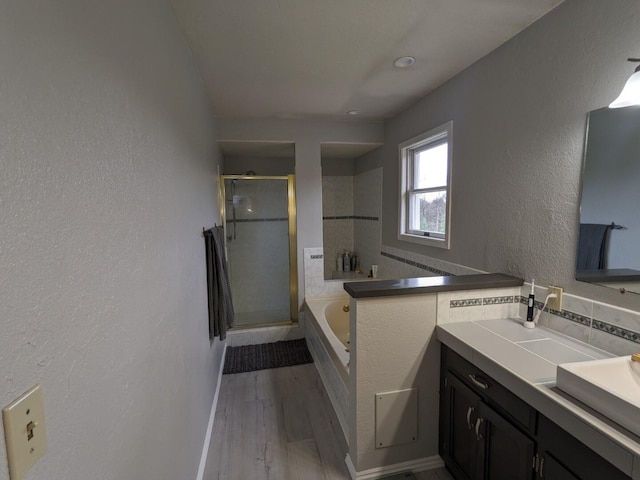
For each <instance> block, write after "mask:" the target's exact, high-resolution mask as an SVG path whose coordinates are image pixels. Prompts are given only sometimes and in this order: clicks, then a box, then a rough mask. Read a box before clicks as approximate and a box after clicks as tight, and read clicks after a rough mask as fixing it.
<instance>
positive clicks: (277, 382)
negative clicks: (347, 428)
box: [204, 364, 452, 480]
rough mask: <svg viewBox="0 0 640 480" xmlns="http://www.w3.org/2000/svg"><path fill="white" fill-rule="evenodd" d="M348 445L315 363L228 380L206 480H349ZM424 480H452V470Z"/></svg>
mask: <svg viewBox="0 0 640 480" xmlns="http://www.w3.org/2000/svg"><path fill="white" fill-rule="evenodd" d="M346 453H347V445H346V442H345V440H344V438H343V435H342V431H341V429H340V425H339V423H338V420H337V418H336V416H335V413H334V412H333V409H332V407H331V402H330V401H329V398H328V397H327V393H326V391H325V389H324V386H323V385H322V381H321V380H320V377H319V375H318V372H317V370H316V368H315V366H314V365H313V364H307V365H297V366H294V367H285V368H275V369H271V370H260V371H256V372H248V373H239V374H235V375H224V376H223V377H222V386H221V390H220V397H219V400H218V406H217V411H216V417H215V422H214V427H213V435H212V439H211V445H210V447H209V454H208V458H207V465H206V468H205V473H204V480H214V479H225V480H230V479H236V478H238V479H240V478H247V479H249V478H250V479H252V480H254V479H255V480H263V479H264V480H267V479H269V480H276V479H277V480H280V479H288V480H315V479H323V480H349V478H350V477H349V473H348V471H347V468H346V466H345V463H344V457H345V455H346ZM416 477H417V479H418V480H449V479H451V478H452V477H451V476H449V474H448V473H447V472H446V470H444V469H442V470H434V471H431V472H420V473H416Z"/></svg>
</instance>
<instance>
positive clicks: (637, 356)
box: [631, 353, 640, 362]
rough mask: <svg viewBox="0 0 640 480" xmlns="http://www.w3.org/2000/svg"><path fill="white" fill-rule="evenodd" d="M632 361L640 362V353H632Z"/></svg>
mask: <svg viewBox="0 0 640 480" xmlns="http://www.w3.org/2000/svg"><path fill="white" fill-rule="evenodd" d="M631 361H632V362H640V353H634V354H633V355H631Z"/></svg>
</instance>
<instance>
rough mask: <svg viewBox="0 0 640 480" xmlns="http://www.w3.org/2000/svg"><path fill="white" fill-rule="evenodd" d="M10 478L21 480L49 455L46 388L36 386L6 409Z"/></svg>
mask: <svg viewBox="0 0 640 480" xmlns="http://www.w3.org/2000/svg"><path fill="white" fill-rule="evenodd" d="M2 420H3V422H4V437H5V443H6V444H7V459H8V461H9V478H10V479H11V480H21V479H22V478H23V477H24V476H25V474H26V473H27V472H28V471H29V470H30V469H31V467H33V465H34V464H35V463H36V462H37V461H38V459H39V458H40V457H42V455H44V452H46V451H47V435H46V433H47V432H46V429H45V424H44V403H43V401H42V388H41V387H40V385H36V386H34V387H33V388H31V389H30V390H28V391H26V392H25V393H23V394H22V395H21V396H20V397H19V398H17V399H16V400H14V401H13V402H12V403H11V404H10V405H8V406H6V407H5V408H3V409H2Z"/></svg>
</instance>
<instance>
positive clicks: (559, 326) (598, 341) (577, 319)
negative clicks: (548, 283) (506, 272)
mask: <svg viewBox="0 0 640 480" xmlns="http://www.w3.org/2000/svg"><path fill="white" fill-rule="evenodd" d="M530 289H531V286H530V285H528V284H525V285H524V286H523V287H522V294H521V296H520V300H519V301H520V311H519V316H520V317H522V318H524V317H525V316H526V311H527V298H528V295H529V291H530ZM535 295H536V299H543V300H544V298H545V297H546V295H547V289H546V288H544V287H540V286H536V289H535ZM536 308H537V309H540V308H542V302H539V301H537V300H536ZM540 324H541V325H543V326H546V327H548V328H551V329H553V330H556V331H558V332H560V333H563V334H565V335H567V336H570V337H573V338H576V339H578V340H580V341H583V342H586V343H589V344H590V345H592V346H594V347H596V348H601V349H602V350H606V351H607V352H611V353H613V354H615V355H627V354H630V353H635V352H638V351H640V312H635V311H632V310H627V309H625V308H619V307H615V306H613V305H608V304H605V303H601V302H596V301H594V300H590V299H588V298H584V297H578V296H576V295H571V294H568V293H565V294H564V295H563V309H562V311H557V310H551V311H548V309H545V311H544V312H543V313H542V315H541V316H540Z"/></svg>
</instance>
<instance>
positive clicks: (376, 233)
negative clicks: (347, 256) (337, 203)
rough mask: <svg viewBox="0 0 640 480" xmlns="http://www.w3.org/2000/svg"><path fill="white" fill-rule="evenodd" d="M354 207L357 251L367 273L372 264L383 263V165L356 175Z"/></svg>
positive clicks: (361, 264) (362, 266) (361, 265)
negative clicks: (381, 258)
mask: <svg viewBox="0 0 640 480" xmlns="http://www.w3.org/2000/svg"><path fill="white" fill-rule="evenodd" d="M353 206H354V208H353V211H354V213H353V214H354V217H355V218H354V245H355V250H356V252H357V254H358V256H359V257H360V267H361V268H362V271H363V272H365V274H368V272H369V270H370V269H371V265H373V264H380V247H381V242H382V232H381V228H382V219H381V212H382V167H380V168H376V169H374V170H370V171H368V172H364V173H360V174H358V175H355V177H354V194H353Z"/></svg>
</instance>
